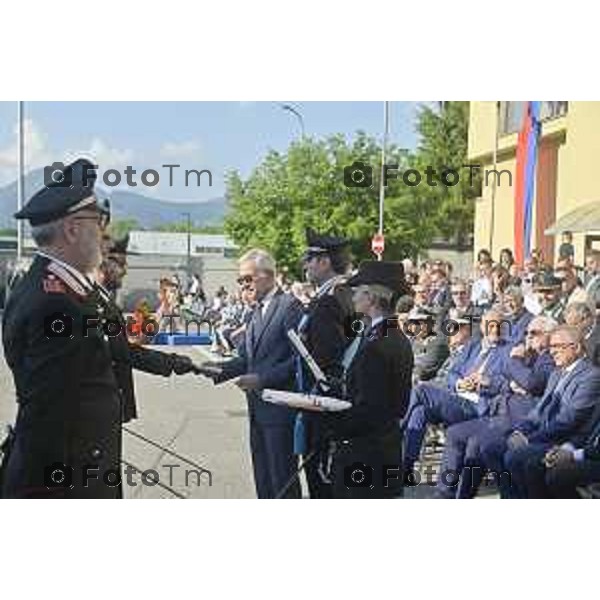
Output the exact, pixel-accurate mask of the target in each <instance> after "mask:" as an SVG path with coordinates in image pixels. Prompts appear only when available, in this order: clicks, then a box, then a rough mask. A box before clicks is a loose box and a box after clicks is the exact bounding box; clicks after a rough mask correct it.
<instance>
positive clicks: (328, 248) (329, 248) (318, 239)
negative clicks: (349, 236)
mask: <svg viewBox="0 0 600 600" xmlns="http://www.w3.org/2000/svg"><path fill="white" fill-rule="evenodd" d="M349 245H350V241H349V240H346V239H344V238H342V237H337V236H334V235H326V234H321V233H317V232H316V231H315V230H314V229H311V228H310V227H307V229H306V246H307V248H306V250H305V251H304V254H303V256H302V262H305V261H307V260H310V259H311V258H314V257H315V256H326V255H331V254H333V253H336V252H340V251H341V250H342V249H344V248H346V247H347V246H349Z"/></svg>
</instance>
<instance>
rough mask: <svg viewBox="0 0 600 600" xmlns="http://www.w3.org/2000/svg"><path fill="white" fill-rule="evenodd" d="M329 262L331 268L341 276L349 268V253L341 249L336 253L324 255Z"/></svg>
mask: <svg viewBox="0 0 600 600" xmlns="http://www.w3.org/2000/svg"><path fill="white" fill-rule="evenodd" d="M326 256H328V257H329V260H330V261H331V268H332V269H333V270H334V271H335V272H336V273H337V274H338V275H343V274H344V273H346V272H347V271H348V267H349V266H350V252H348V250H347V249H346V248H341V249H340V250H338V251H337V252H331V253H330V254H328V255H326Z"/></svg>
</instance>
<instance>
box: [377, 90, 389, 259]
mask: <svg viewBox="0 0 600 600" xmlns="http://www.w3.org/2000/svg"><path fill="white" fill-rule="evenodd" d="M389 128H390V103H389V102H387V101H385V102H384V103H383V143H382V144H381V178H380V180H379V229H378V233H379V235H380V236H382V235H383V208H384V202H385V185H384V176H385V153H386V150H387V141H388V135H389ZM382 259H383V253H382V252H380V253H379V254H378V255H377V260H382Z"/></svg>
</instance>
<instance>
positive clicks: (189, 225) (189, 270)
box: [183, 212, 192, 287]
mask: <svg viewBox="0 0 600 600" xmlns="http://www.w3.org/2000/svg"><path fill="white" fill-rule="evenodd" d="M183 214H184V215H185V217H186V219H187V284H188V287H189V286H190V283H191V281H192V215H191V213H189V212H185V213H183Z"/></svg>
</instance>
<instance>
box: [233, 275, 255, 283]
mask: <svg viewBox="0 0 600 600" xmlns="http://www.w3.org/2000/svg"><path fill="white" fill-rule="evenodd" d="M254 279H255V278H254V277H253V276H252V275H244V276H242V277H238V278H237V282H238V285H244V284H246V283H252V282H253V281H254Z"/></svg>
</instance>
